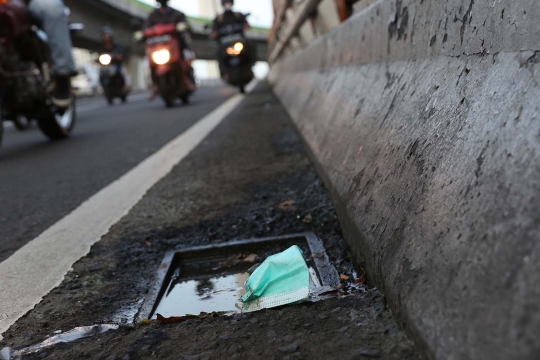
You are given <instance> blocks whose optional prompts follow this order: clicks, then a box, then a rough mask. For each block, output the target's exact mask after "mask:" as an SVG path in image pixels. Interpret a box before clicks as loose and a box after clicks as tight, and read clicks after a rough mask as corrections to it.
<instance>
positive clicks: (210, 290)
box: [152, 273, 249, 319]
mask: <svg viewBox="0 0 540 360" xmlns="http://www.w3.org/2000/svg"><path fill="white" fill-rule="evenodd" d="M248 277H249V274H248V273H240V274H232V275H226V276H221V277H214V278H209V279H203V280H186V281H181V280H180V281H179V280H177V279H176V277H173V278H172V279H171V281H170V283H169V284H168V287H167V292H166V293H165V295H164V296H163V298H162V299H161V301H160V303H159V305H158V307H157V309H156V311H154V315H153V317H152V318H153V319H156V316H157V314H161V315H162V316H164V317H171V316H185V315H198V314H200V313H201V312H206V313H211V312H214V311H215V312H220V311H234V310H236V306H235V304H236V302H237V301H238V300H239V299H240V298H241V297H242V296H243V295H244V294H245V289H244V283H245V282H246V280H247V279H248Z"/></svg>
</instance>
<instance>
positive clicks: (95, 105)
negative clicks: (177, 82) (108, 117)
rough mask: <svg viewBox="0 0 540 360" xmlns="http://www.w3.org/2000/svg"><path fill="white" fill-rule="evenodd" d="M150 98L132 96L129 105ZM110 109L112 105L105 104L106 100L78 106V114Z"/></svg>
mask: <svg viewBox="0 0 540 360" xmlns="http://www.w3.org/2000/svg"><path fill="white" fill-rule="evenodd" d="M149 96H150V94H148V93H142V94H135V95H131V96H129V97H128V102H127V103H128V104H130V103H135V102H139V101H142V100H145V99H148V97H149ZM116 101H118V100H116ZM118 105H120V104H118ZM109 107H110V105H109V104H107V103H106V102H105V99H103V102H101V101H99V102H97V103H91V104H82V105H78V106H77V112H78V113H84V112H87V111H92V110H99V109H107V108H109Z"/></svg>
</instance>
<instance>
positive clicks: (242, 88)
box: [240, 85, 246, 94]
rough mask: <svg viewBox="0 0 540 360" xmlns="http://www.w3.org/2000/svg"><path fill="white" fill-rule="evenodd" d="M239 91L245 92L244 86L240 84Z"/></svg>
mask: <svg viewBox="0 0 540 360" xmlns="http://www.w3.org/2000/svg"><path fill="white" fill-rule="evenodd" d="M240 93H242V94H245V93H246V86H245V85H240Z"/></svg>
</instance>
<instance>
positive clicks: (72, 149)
mask: <svg viewBox="0 0 540 360" xmlns="http://www.w3.org/2000/svg"><path fill="white" fill-rule="evenodd" d="M235 93H236V91H235V90H234V89H231V88H229V87H225V86H222V87H209V88H201V89H199V90H198V91H197V93H196V94H195V95H194V96H193V98H192V103H191V104H190V105H189V106H182V105H180V103H178V104H177V106H176V107H175V108H173V109H166V108H165V106H164V105H163V103H162V102H161V101H160V100H159V99H156V100H155V101H153V102H149V101H148V95H147V94H134V95H132V98H131V101H130V102H129V103H127V104H120V102H119V100H116V101H117V102H116V105H115V106H111V107H109V106H108V105H107V104H106V103H105V100H104V99H102V98H100V97H99V98H85V99H80V100H79V102H78V105H79V106H78V108H79V113H78V118H77V125H76V128H75V131H74V132H73V136H72V137H71V138H69V139H67V140H64V141H59V142H50V141H49V140H48V139H46V138H45V136H44V135H43V134H42V133H41V132H40V130H39V129H38V128H37V126H34V127H33V128H32V129H30V130H28V131H25V132H19V131H17V130H16V129H15V128H13V127H12V126H11V124H10V123H5V126H6V128H5V130H6V131H5V134H4V139H3V144H2V147H1V149H0V229H1V231H0V261H3V260H5V259H6V258H7V257H9V256H10V255H11V254H13V252H15V251H16V250H17V249H18V248H20V247H21V246H23V245H25V244H26V243H27V242H29V241H31V240H32V239H34V238H35V237H37V236H38V235H39V234H40V233H42V232H43V231H44V230H46V229H47V228H48V227H50V226H51V225H52V224H54V223H55V222H56V221H58V220H60V219H61V218H63V217H64V216H65V215H67V214H68V213H69V212H71V211H72V210H74V209H75V208H76V207H77V206H79V205H80V204H81V203H82V202H83V201H85V200H86V199H88V198H90V197H91V196H92V195H93V194H95V193H96V192H98V191H99V190H101V189H102V188H104V187H105V186H107V185H108V184H110V183H111V182H113V181H114V180H116V179H118V178H119V177H120V176H121V175H123V174H124V173H126V172H127V171H129V170H130V169H132V168H133V167H134V166H135V165H137V164H138V163H140V162H141V161H142V160H144V159H145V158H147V157H148V156H150V155H151V154H153V153H154V152H156V151H157V150H158V149H160V148H161V147H162V146H163V145H165V144H166V143H168V142H169V141H170V140H172V139H174V138H175V137H176V136H178V135H179V134H181V133H182V132H184V131H185V130H186V129H188V128H189V127H190V126H191V125H193V124H194V123H195V122H196V121H197V120H199V119H201V118H202V117H204V116H205V115H206V114H208V113H209V112H211V111H212V110H214V109H215V108H216V107H218V106H219V105H220V104H222V103H223V102H224V101H226V100H227V99H228V98H229V97H230V96H232V95H234V94H235Z"/></svg>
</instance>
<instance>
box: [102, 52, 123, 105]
mask: <svg viewBox="0 0 540 360" xmlns="http://www.w3.org/2000/svg"><path fill="white" fill-rule="evenodd" d="M98 62H99V64H100V65H101V69H100V71H99V81H100V83H101V87H102V88H103V94H104V95H105V99H107V102H108V103H109V105H112V104H113V102H114V99H115V98H120V100H121V101H122V102H123V103H126V102H127V99H128V95H129V89H127V88H126V81H125V79H124V77H123V75H122V73H121V72H120V71H119V70H118V65H117V64H115V63H114V62H113V58H112V54H108V53H103V54H101V55H100V56H99V58H98Z"/></svg>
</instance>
